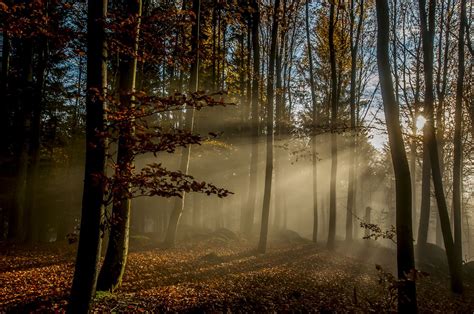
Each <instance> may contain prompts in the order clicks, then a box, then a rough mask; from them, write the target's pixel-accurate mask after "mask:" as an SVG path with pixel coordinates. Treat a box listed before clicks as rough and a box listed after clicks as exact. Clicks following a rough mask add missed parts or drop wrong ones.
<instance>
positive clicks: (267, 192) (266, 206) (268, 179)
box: [258, 0, 280, 253]
mask: <svg viewBox="0 0 474 314" xmlns="http://www.w3.org/2000/svg"><path fill="white" fill-rule="evenodd" d="M279 9H280V0H275V4H274V6H273V25H272V41H271V46H270V60H269V64H268V77H267V108H266V109H267V110H266V113H267V117H266V131H267V143H266V148H267V158H266V163H265V189H264V191H263V208H262V225H261V229H260V241H259V243H258V252H260V253H265V251H266V250H267V236H268V218H269V215H270V197H271V191H272V177H273V98H274V86H273V84H274V75H275V58H276V53H277V45H278V22H279V21H278V20H279V18H280V17H279Z"/></svg>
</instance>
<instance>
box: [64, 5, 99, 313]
mask: <svg viewBox="0 0 474 314" xmlns="http://www.w3.org/2000/svg"><path fill="white" fill-rule="evenodd" d="M106 12H107V0H102V1H100V0H97V1H89V2H88V16H87V100H86V143H87V146H86V162H85V173H84V192H83V197H82V217H81V229H80V237H79V246H78V250H77V259H76V267H75V272H74V278H73V282H72V288H71V295H70V302H69V306H68V311H69V312H71V313H87V312H88V311H89V310H90V306H91V302H92V299H93V297H94V295H95V290H96V284H97V264H98V262H99V257H100V248H101V243H102V233H103V231H102V230H103V216H104V206H103V196H104V188H103V185H102V180H97V176H99V177H103V176H105V164H106V157H105V155H106V140H105V139H104V138H103V137H101V136H100V135H99V133H100V132H103V131H104V130H105V101H104V96H105V94H106V88H107V66H106V58H107V48H106V41H105V29H104V25H103V22H104V19H105V16H106ZM97 93H98V94H99V95H97ZM98 96H100V97H98Z"/></svg>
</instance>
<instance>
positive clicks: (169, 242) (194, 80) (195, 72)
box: [165, 0, 201, 247]
mask: <svg viewBox="0 0 474 314" xmlns="http://www.w3.org/2000/svg"><path fill="white" fill-rule="evenodd" d="M192 10H193V13H194V16H195V18H196V20H195V22H194V23H193V26H192V30H191V33H192V34H191V52H192V54H193V61H192V63H191V69H190V71H191V77H190V80H189V91H190V92H194V93H196V92H197V91H198V86H199V41H200V38H199V36H200V35H199V34H200V23H201V0H193V7H192ZM194 118H195V108H187V109H186V114H185V121H184V125H185V128H186V130H187V131H188V132H193V130H194ZM190 158H191V146H190V145H188V146H187V147H184V148H183V149H182V154H181V160H180V170H181V172H183V173H185V174H188V171H189V162H190ZM185 199H186V195H185V194H184V193H183V195H182V197H181V199H176V200H175V204H174V208H173V211H172V212H171V216H170V219H169V222H168V228H167V231H166V237H165V245H166V246H168V247H173V246H174V245H175V238H176V230H177V228H178V223H179V220H180V217H181V214H182V213H183V210H184V202H185Z"/></svg>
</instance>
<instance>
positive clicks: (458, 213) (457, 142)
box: [453, 0, 467, 262]
mask: <svg viewBox="0 0 474 314" xmlns="http://www.w3.org/2000/svg"><path fill="white" fill-rule="evenodd" d="M459 18H460V22H459V35H458V77H457V86H456V108H455V117H454V123H455V125H454V156H453V159H454V162H453V213H454V215H453V220H454V254H456V260H457V262H459V260H462V219H461V217H462V119H463V117H462V116H463V114H462V111H463V106H462V103H463V91H464V73H465V68H464V45H465V44H464V30H465V27H466V24H467V21H466V0H461V5H460V14H459Z"/></svg>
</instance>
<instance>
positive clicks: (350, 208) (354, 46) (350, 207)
mask: <svg viewBox="0 0 474 314" xmlns="http://www.w3.org/2000/svg"><path fill="white" fill-rule="evenodd" d="M354 10H355V8H354V0H351V13H350V14H351V31H350V32H351V83H350V84H351V87H350V113H351V129H350V135H351V136H350V138H349V141H350V144H349V146H350V148H349V149H350V156H349V158H350V160H349V186H348V193H347V211H346V241H348V242H350V241H352V232H353V230H352V226H353V223H352V220H353V219H352V216H353V215H354V199H355V191H354V190H355V184H354V181H355V155H356V150H355V139H356V135H357V132H358V131H357V130H356V89H357V86H356V84H357V82H356V75H357V55H358V51H359V38H360V33H361V30H362V21H363V16H364V1H363V0H362V1H361V2H360V7H359V21H358V23H357V30H356V34H355V37H354V29H353V28H354V23H355V17H354Z"/></svg>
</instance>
